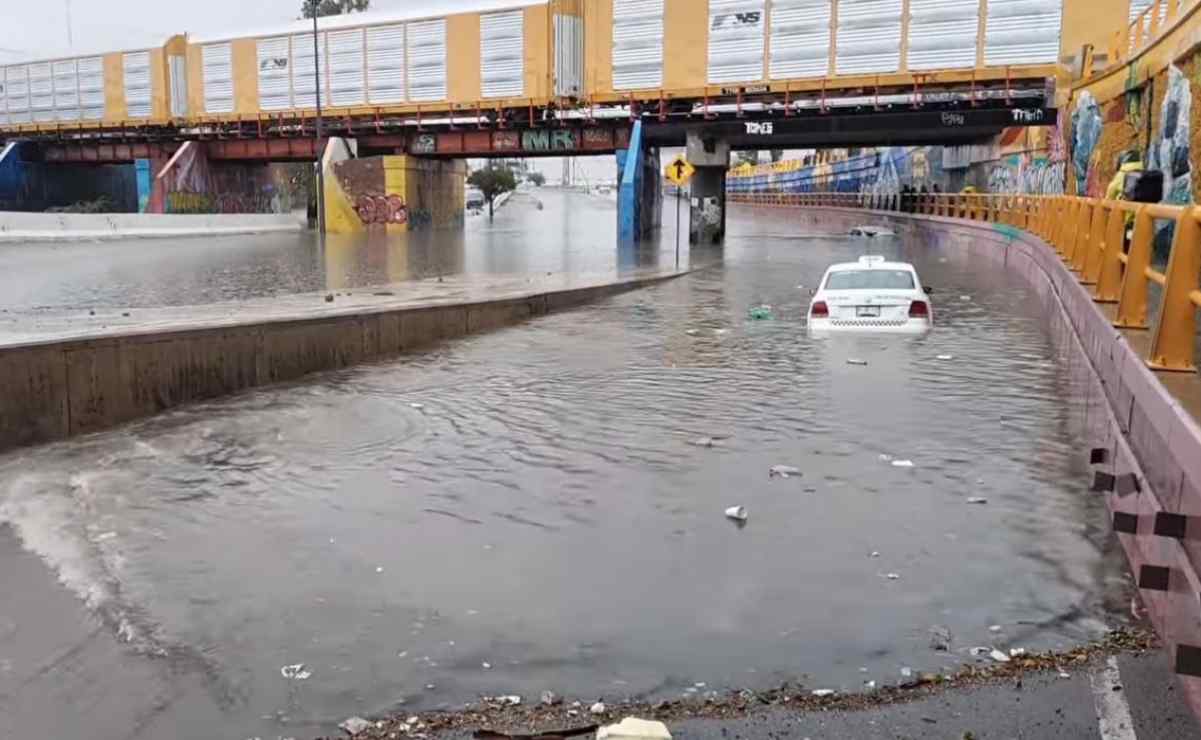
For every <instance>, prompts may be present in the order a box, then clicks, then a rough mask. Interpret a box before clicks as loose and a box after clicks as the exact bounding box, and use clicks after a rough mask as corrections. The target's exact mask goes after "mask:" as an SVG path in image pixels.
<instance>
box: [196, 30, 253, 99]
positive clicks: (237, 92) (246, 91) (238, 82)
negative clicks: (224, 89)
mask: <svg viewBox="0 0 1201 740" xmlns="http://www.w3.org/2000/svg"><path fill="white" fill-rule="evenodd" d="M229 61H230V64H231V65H232V66H233V79H234V113H238V114H241V115H244V116H245V115H249V116H257V115H258V113H259V50H258V41H256V40H255V39H234V40H233V41H232V42H230V45H229ZM202 94H203V93H202Z"/></svg>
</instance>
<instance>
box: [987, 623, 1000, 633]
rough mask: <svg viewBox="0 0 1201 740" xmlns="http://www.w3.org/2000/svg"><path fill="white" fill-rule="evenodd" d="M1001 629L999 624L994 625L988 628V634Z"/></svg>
mask: <svg viewBox="0 0 1201 740" xmlns="http://www.w3.org/2000/svg"><path fill="white" fill-rule="evenodd" d="M1002 629H1003V628H1002V627H1001V625H999V624H994V625H992V626H991V627H989V628H988V631H989V632H1000V631H1001V630H1002Z"/></svg>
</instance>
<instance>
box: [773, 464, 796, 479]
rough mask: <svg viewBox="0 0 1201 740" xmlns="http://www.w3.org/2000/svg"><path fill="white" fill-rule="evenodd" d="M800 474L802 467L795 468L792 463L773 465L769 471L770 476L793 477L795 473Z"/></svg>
mask: <svg viewBox="0 0 1201 740" xmlns="http://www.w3.org/2000/svg"><path fill="white" fill-rule="evenodd" d="M800 474H801V471H800V469H798V468H794V467H792V466H791V465H773V466H771V470H768V471H767V477H768V478H775V477H780V478H791V477H792V476H794V475H795V476H799V475H800Z"/></svg>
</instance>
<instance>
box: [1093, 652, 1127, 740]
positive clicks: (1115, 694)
mask: <svg viewBox="0 0 1201 740" xmlns="http://www.w3.org/2000/svg"><path fill="white" fill-rule="evenodd" d="M1089 681H1090V682H1091V683H1092V686H1093V703H1094V704H1095V705H1096V707H1097V728H1098V729H1099V730H1100V731H1101V740H1138V736H1137V735H1135V734H1134V719H1133V718H1132V717H1131V716H1130V705H1129V704H1128V703H1127V702H1126V691H1125V688H1124V687H1122V674H1121V673H1120V672H1119V671H1118V659H1117V658H1116V657H1113V656H1111V657H1110V658H1109V660H1107V661H1105V667H1104V668H1102V669H1101V670H1099V671H1095V672H1093V673H1091V674H1089ZM1115 686H1116V687H1119V688H1121V689H1122V690H1120V691H1114V687H1115Z"/></svg>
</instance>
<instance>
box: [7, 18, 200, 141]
mask: <svg viewBox="0 0 1201 740" xmlns="http://www.w3.org/2000/svg"><path fill="white" fill-rule="evenodd" d="M186 46H187V43H186V41H185V40H184V37H183V36H174V37H172V38H171V39H170V40H169V41H168V42H167V43H166V44H164V45H163V46H161V47H158V48H152V49H134V50H131V51H119V52H109V53H103V54H89V55H80V56H74V57H61V58H57V59H44V60H39V61H34V62H23V63H20V64H8V65H3V66H0V132H4V133H15V134H21V133H38V132H47V131H61V132H71V131H78V130H84V129H96V128H136V127H139V126H150V125H163V124H167V123H170V122H171V121H172V120H174V119H181V118H182V117H183V116H184V115H185V114H186V110H185V109H184V107H183V106H182V105H181V101H182V100H183V98H184V96H185V94H186V80H185V79H184V78H183V76H182V72H183V60H184V54H185V53H186ZM173 87H174V90H175V95H174V100H173V98H172V88H173Z"/></svg>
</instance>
